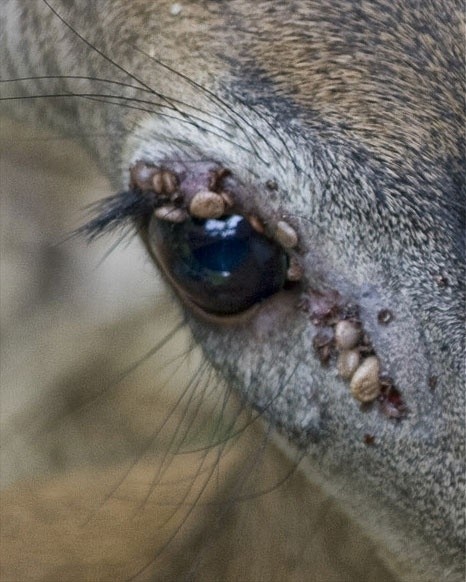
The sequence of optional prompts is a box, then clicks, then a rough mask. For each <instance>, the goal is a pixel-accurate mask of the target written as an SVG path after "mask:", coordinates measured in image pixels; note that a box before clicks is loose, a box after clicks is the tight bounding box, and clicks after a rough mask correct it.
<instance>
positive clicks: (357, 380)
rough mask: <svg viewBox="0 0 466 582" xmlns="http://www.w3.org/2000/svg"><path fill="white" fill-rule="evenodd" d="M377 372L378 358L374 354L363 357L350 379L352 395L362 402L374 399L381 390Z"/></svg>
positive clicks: (378, 370) (378, 372)
mask: <svg viewBox="0 0 466 582" xmlns="http://www.w3.org/2000/svg"><path fill="white" fill-rule="evenodd" d="M379 374H380V363H379V359H378V358H377V357H375V356H370V357H368V358H367V359H365V360H364V361H363V362H362V364H361V365H360V366H359V368H358V369H357V370H356V371H355V373H354V375H353V377H352V379H351V382H350V390H351V394H352V396H353V397H354V398H356V400H359V402H363V403H365V402H372V401H373V400H375V399H376V398H377V396H379V394H380V391H381V386H380V381H379Z"/></svg>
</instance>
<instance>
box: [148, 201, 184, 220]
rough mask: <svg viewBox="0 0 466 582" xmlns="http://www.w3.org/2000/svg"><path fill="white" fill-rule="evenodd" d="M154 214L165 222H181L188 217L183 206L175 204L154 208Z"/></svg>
mask: <svg viewBox="0 0 466 582" xmlns="http://www.w3.org/2000/svg"><path fill="white" fill-rule="evenodd" d="M154 215H155V216H156V218H158V219H159V220H166V221H167V222H175V223H181V222H184V221H185V220H186V219H187V218H188V213H187V212H186V210H185V209H184V208H178V207H176V206H171V205H170V206H160V208H156V209H155V210H154Z"/></svg>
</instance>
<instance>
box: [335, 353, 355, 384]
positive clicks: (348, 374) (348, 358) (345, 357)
mask: <svg viewBox="0 0 466 582" xmlns="http://www.w3.org/2000/svg"><path fill="white" fill-rule="evenodd" d="M360 361H361V356H360V354H359V351H358V350H347V351H343V352H341V353H340V355H339V356H338V359H337V370H338V375H339V376H340V377H341V378H343V380H351V378H352V377H353V375H354V373H355V372H356V370H357V369H358V367H359V362H360Z"/></svg>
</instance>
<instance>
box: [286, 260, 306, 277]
mask: <svg viewBox="0 0 466 582" xmlns="http://www.w3.org/2000/svg"><path fill="white" fill-rule="evenodd" d="M303 275H304V269H303V267H302V265H301V264H300V262H299V261H298V259H297V258H296V257H291V258H290V265H289V267H288V270H287V271H286V278H287V279H288V281H292V282H294V281H301V279H302V278H303Z"/></svg>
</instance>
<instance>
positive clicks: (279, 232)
mask: <svg viewBox="0 0 466 582" xmlns="http://www.w3.org/2000/svg"><path fill="white" fill-rule="evenodd" d="M275 236H276V238H277V240H278V242H279V243H280V244H281V245H282V246H283V247H285V248H286V249H293V248H294V247H296V246H297V244H298V235H297V234H296V231H295V229H294V228H293V227H292V226H290V225H289V224H288V223H287V222H285V221H284V220H280V221H279V222H277V225H276V228H275Z"/></svg>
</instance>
